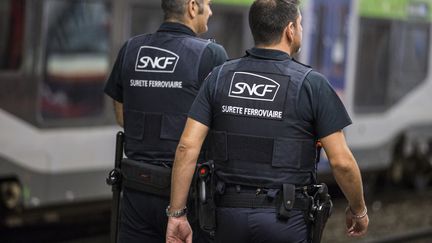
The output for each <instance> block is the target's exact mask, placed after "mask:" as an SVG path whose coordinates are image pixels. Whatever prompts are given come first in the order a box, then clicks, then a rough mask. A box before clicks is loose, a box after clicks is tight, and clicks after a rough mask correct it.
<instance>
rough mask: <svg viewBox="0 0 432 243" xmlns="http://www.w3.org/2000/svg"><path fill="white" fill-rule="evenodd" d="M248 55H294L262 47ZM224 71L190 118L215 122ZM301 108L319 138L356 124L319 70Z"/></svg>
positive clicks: (304, 90)
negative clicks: (217, 89)
mask: <svg viewBox="0 0 432 243" xmlns="http://www.w3.org/2000/svg"><path fill="white" fill-rule="evenodd" d="M248 54H249V55H250V56H252V57H255V58H260V59H270V60H285V59H286V58H291V57H290V56H289V55H288V54H286V53H284V52H281V51H277V50H268V49H259V48H253V49H251V50H248ZM220 70H221V66H219V67H217V68H215V69H214V70H213V72H212V73H211V74H210V75H209V76H208V77H207V79H206V80H205V82H204V85H203V86H202V87H201V89H200V91H199V93H198V96H197V97H196V99H195V101H194V103H193V104H192V107H191V109H190V111H189V117H190V118H192V119H194V120H196V121H198V122H200V123H202V124H204V125H206V126H208V127H211V124H212V118H213V109H214V107H213V104H215V102H214V100H215V97H214V94H215V90H216V88H217V77H218V72H219V71H220ZM297 109H298V110H297V112H298V114H299V117H300V118H301V119H303V120H304V121H306V122H309V123H311V124H313V127H314V128H315V132H316V137H317V138H323V137H326V136H328V135H330V134H332V133H334V132H337V131H339V130H342V129H343V128H344V127H346V126H348V125H350V124H351V123H352V121H351V119H350V117H349V115H348V113H347V111H346V109H345V107H344V105H343V103H342V101H341V100H340V98H339V96H338V95H337V94H336V92H335V91H334V89H333V88H332V87H331V85H330V83H329V82H328V80H327V79H326V78H325V77H324V76H323V75H321V74H320V73H318V72H316V71H312V72H310V73H309V74H308V75H307V76H306V78H305V80H304V82H303V84H302V87H301V90H300V93H299V96H298V102H297Z"/></svg>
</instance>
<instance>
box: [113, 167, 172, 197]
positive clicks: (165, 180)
mask: <svg viewBox="0 0 432 243" xmlns="http://www.w3.org/2000/svg"><path fill="white" fill-rule="evenodd" d="M121 168H122V176H123V178H122V179H123V181H122V183H123V186H125V187H128V188H132V189H135V190H138V191H143V192H147V193H151V194H155V195H159V196H164V197H169V195H170V186H171V168H167V167H163V166H158V165H154V164H150V163H146V162H142V161H136V160H131V159H123V160H122V165H121Z"/></svg>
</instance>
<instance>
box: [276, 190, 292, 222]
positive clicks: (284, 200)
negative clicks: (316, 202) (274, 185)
mask: <svg viewBox="0 0 432 243" xmlns="http://www.w3.org/2000/svg"><path fill="white" fill-rule="evenodd" d="M280 200H281V204H280V206H279V210H278V219H285V220H286V219H289V217H290V216H291V209H292V208H293V206H294V201H295V185H292V184H283V185H282V191H281V195H280Z"/></svg>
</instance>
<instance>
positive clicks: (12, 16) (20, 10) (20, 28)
mask: <svg viewBox="0 0 432 243" xmlns="http://www.w3.org/2000/svg"><path fill="white" fill-rule="evenodd" d="M23 35H24V0H6V1H0V70H15V69H18V68H19V67H20V65H21V60H22V47H23Z"/></svg>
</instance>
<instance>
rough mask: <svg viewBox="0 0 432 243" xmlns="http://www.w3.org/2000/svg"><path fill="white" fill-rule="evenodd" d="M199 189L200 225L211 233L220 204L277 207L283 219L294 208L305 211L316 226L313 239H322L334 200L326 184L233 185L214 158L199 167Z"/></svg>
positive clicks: (232, 206)
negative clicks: (218, 175) (218, 173)
mask: <svg viewBox="0 0 432 243" xmlns="http://www.w3.org/2000/svg"><path fill="white" fill-rule="evenodd" d="M197 171H198V175H197V178H198V180H196V182H197V184H196V185H197V187H198V188H197V191H198V195H197V196H198V199H199V200H198V201H199V204H198V206H199V220H200V226H201V228H202V229H203V230H204V231H207V232H209V233H210V234H212V233H214V231H215V229H216V226H217V225H216V219H215V218H216V207H230V208H275V209H276V211H277V217H278V219H280V220H287V219H289V218H290V217H291V212H292V210H293V209H296V210H301V211H303V213H304V216H305V219H306V220H307V222H309V223H310V224H311V225H312V230H311V231H310V232H311V236H310V239H311V242H312V243H318V242H320V241H321V236H322V232H323V230H324V227H325V224H326V222H327V219H328V218H329V217H330V215H331V212H332V207H333V203H332V201H331V198H330V195H329V194H328V188H327V185H325V184H324V183H321V184H317V185H309V186H302V187H297V186H295V185H292V184H283V185H281V187H280V188H279V189H263V188H257V187H250V186H244V185H229V184H225V183H224V182H221V181H219V180H218V179H217V178H216V175H215V172H214V163H213V161H208V162H205V163H202V164H200V165H199V166H198V170H197Z"/></svg>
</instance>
